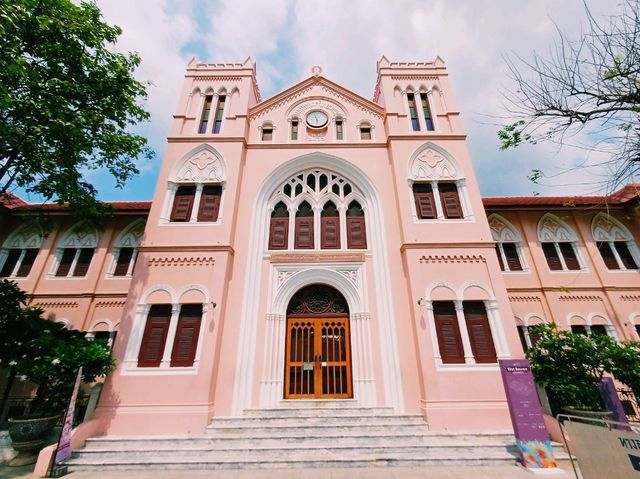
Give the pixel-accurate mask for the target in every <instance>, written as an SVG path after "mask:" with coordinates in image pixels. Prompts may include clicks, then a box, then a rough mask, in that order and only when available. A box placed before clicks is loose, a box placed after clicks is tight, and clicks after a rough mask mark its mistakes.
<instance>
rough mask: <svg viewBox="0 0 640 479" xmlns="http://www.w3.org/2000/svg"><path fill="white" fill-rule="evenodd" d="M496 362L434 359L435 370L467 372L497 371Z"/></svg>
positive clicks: (498, 367)
mask: <svg viewBox="0 0 640 479" xmlns="http://www.w3.org/2000/svg"><path fill="white" fill-rule="evenodd" d="M499 369H500V365H499V364H498V363H476V364H462V363H459V364H444V363H442V362H441V360H440V359H436V371H443V372H444V371H446V372H469V371H498V370H499Z"/></svg>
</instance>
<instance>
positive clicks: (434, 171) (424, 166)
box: [410, 148, 459, 180]
mask: <svg viewBox="0 0 640 479" xmlns="http://www.w3.org/2000/svg"><path fill="white" fill-rule="evenodd" d="M410 172H411V179H413V180H445V179H456V178H458V177H459V176H458V171H457V168H456V166H455V165H454V163H453V161H451V160H450V159H449V158H446V157H445V156H444V155H442V154H441V153H439V152H438V151H436V150H434V149H433V148H427V149H425V150H424V151H422V152H421V153H420V154H419V155H418V156H416V157H415V158H414V159H413V162H412V163H411V169H410Z"/></svg>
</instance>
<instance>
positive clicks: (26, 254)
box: [0, 222, 44, 278]
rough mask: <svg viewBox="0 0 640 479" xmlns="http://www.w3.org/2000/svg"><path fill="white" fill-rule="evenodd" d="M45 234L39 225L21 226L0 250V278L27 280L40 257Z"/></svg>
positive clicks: (32, 223)
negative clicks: (39, 252) (37, 258)
mask: <svg viewBox="0 0 640 479" xmlns="http://www.w3.org/2000/svg"><path fill="white" fill-rule="evenodd" d="M43 238H44V234H43V232H42V230H41V229H40V227H39V226H38V224H37V223H35V222H30V223H27V224H25V225H23V226H20V227H19V228H18V229H17V230H16V231H14V232H13V233H12V234H11V235H10V236H9V237H8V238H7V239H6V240H5V242H4V244H3V245H2V250H0V278H25V277H27V276H28V275H29V272H30V271H31V267H32V266H33V263H34V262H35V260H36V257H37V256H38V251H40V247H41V246H42V239H43Z"/></svg>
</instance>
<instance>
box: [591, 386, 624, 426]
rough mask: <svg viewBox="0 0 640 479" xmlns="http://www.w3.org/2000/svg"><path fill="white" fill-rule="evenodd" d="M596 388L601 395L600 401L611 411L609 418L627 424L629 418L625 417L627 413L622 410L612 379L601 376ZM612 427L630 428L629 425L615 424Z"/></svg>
mask: <svg viewBox="0 0 640 479" xmlns="http://www.w3.org/2000/svg"><path fill="white" fill-rule="evenodd" d="M598 389H600V395H601V396H602V401H603V402H604V408H605V409H606V410H607V411H612V412H613V417H612V418H611V419H613V420H614V421H618V422H624V423H626V424H629V420H628V419H627V415H626V414H625V412H624V407H623V406H622V402H621V401H620V398H619V397H618V391H617V390H616V385H615V383H614V382H613V379H612V378H602V381H600V384H598ZM614 427H615V428H617V429H624V430H627V431H630V430H631V428H630V427H629V426H623V425H617V426H614Z"/></svg>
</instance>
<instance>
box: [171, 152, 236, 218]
mask: <svg viewBox="0 0 640 479" xmlns="http://www.w3.org/2000/svg"><path fill="white" fill-rule="evenodd" d="M226 179H227V176H226V165H225V163H224V160H223V159H222V156H221V155H220V154H219V153H218V152H217V151H216V150H215V149H214V148H213V147H211V146H209V145H201V146H199V147H197V148H195V149H194V150H192V151H190V152H189V153H187V155H185V156H184V157H183V158H182V159H181V160H180V161H179V162H178V163H177V164H176V166H175V167H174V169H173V171H172V172H171V174H170V176H169V182H168V192H167V196H166V200H165V204H164V207H163V212H162V215H161V219H160V221H161V223H172V224H180V223H190V224H192V223H217V222H218V221H219V220H220V210H221V208H222V191H223V189H224V185H225V182H226Z"/></svg>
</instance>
